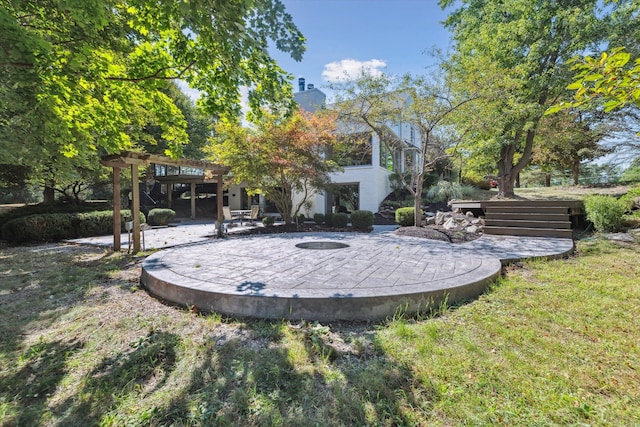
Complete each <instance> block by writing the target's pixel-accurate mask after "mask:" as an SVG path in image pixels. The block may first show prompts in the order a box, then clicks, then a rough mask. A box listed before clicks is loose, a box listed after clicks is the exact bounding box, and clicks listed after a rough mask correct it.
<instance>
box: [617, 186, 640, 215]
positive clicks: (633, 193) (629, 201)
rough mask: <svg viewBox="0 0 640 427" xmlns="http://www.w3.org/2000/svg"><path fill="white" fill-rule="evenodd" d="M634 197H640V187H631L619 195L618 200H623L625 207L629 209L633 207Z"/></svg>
mask: <svg viewBox="0 0 640 427" xmlns="http://www.w3.org/2000/svg"><path fill="white" fill-rule="evenodd" d="M636 199H640V187H638V188H632V189H631V190H629V191H627V193H626V194H625V195H624V196H622V197H620V200H621V201H622V202H624V204H625V206H626V209H627V210H628V211H629V210H631V209H632V208H633V205H634V202H635V200H636Z"/></svg>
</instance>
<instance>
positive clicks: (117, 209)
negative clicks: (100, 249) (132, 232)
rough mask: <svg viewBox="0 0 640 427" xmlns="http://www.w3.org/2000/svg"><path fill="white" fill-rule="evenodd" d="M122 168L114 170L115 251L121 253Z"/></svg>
mask: <svg viewBox="0 0 640 427" xmlns="http://www.w3.org/2000/svg"><path fill="white" fill-rule="evenodd" d="M120 230H122V224H121V223H120V168H115V167H114V168H113V250H114V252H120V247H121V242H120Z"/></svg>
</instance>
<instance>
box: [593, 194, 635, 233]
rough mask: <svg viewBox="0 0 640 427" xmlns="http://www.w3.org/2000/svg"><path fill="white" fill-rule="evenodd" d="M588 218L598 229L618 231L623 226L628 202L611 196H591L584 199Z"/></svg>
mask: <svg viewBox="0 0 640 427" xmlns="http://www.w3.org/2000/svg"><path fill="white" fill-rule="evenodd" d="M584 207H585V210H586V212H587V219H588V220H589V221H591V222H592V223H593V226H594V227H595V229H596V230H597V231H603V232H608V231H616V230H618V229H620V227H621V226H622V220H623V215H624V213H625V211H626V210H627V204H626V203H625V202H624V201H623V200H619V199H616V198H615V197H611V196H599V195H594V196H589V197H587V198H586V199H585V201H584Z"/></svg>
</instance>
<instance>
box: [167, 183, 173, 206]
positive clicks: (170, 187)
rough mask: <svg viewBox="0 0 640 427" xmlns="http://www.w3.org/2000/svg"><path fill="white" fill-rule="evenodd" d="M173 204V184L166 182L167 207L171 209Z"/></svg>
mask: <svg viewBox="0 0 640 427" xmlns="http://www.w3.org/2000/svg"><path fill="white" fill-rule="evenodd" d="M172 205H173V184H172V183H169V184H167V207H168V208H169V209H171V206H172Z"/></svg>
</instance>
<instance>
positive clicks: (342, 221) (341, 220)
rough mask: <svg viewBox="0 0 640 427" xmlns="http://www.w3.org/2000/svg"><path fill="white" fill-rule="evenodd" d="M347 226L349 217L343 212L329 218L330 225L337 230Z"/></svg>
mask: <svg viewBox="0 0 640 427" xmlns="http://www.w3.org/2000/svg"><path fill="white" fill-rule="evenodd" d="M347 224H349V215H347V214H346V213H344V212H338V213H334V214H333V216H332V217H331V225H332V226H333V227H337V228H345V227H346V226H347Z"/></svg>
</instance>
